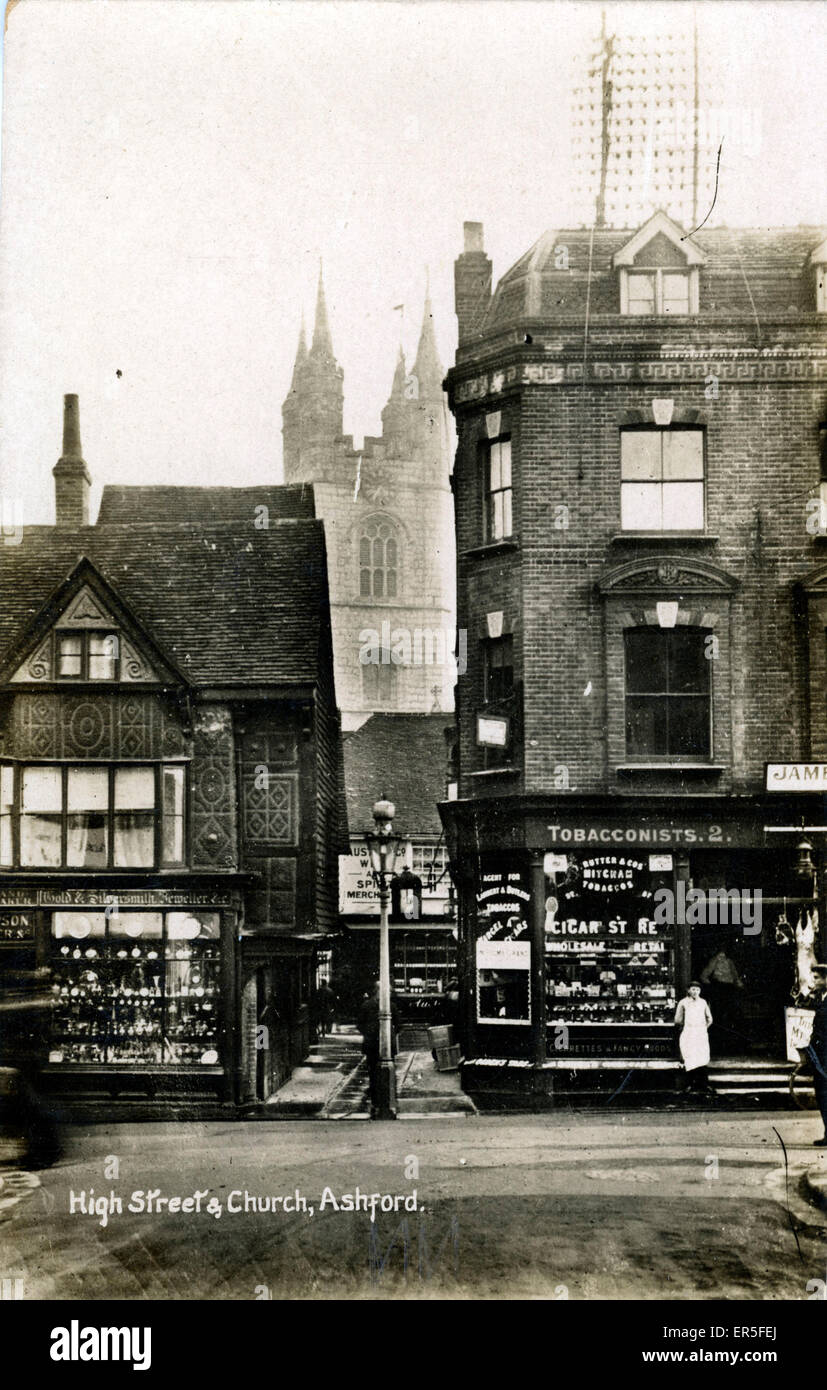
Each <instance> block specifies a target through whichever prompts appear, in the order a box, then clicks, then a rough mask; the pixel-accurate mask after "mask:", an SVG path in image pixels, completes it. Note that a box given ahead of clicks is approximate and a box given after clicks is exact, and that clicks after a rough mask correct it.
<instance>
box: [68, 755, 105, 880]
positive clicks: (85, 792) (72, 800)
mask: <svg viewBox="0 0 827 1390" xmlns="http://www.w3.org/2000/svg"><path fill="white" fill-rule="evenodd" d="M108 813H109V772H108V769H107V768H105V767H70V768H69V770H68V774H67V781H66V863H67V864H68V865H69V867H70V868H85V869H105V868H106V867H107V866H108V864H109V814H108Z"/></svg>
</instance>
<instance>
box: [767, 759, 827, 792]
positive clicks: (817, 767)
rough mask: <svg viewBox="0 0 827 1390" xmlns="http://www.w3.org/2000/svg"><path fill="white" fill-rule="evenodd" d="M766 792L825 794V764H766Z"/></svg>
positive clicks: (826, 777)
mask: <svg viewBox="0 0 827 1390" xmlns="http://www.w3.org/2000/svg"><path fill="white" fill-rule="evenodd" d="M766 789H767V791H768V792H827V763H767V788H766Z"/></svg>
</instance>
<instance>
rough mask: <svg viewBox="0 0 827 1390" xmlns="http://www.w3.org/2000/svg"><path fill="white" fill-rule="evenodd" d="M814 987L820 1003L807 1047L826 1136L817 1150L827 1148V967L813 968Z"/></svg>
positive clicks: (819, 1142) (814, 1141)
mask: <svg viewBox="0 0 827 1390" xmlns="http://www.w3.org/2000/svg"><path fill="white" fill-rule="evenodd" d="M812 977H813V987H814V990H815V994H816V997H817V999H818V1003H817V1005H816V1011H815V1017H814V1019H813V1031H812V1033H811V1034H810V1042H809V1044H808V1047H807V1054H806V1055H807V1056H808V1057H809V1059H810V1061H811V1062H812V1064H813V1087H814V1089H815V1093H816V1104H817V1105H818V1108H819V1110H820V1111H821V1123H822V1125H823V1126H824V1134H823V1135H822V1137H821V1138H820V1139H814V1140H813V1143H814V1145H815V1147H816V1148H817V1149H825V1148H827V965H814V966H813V967H812Z"/></svg>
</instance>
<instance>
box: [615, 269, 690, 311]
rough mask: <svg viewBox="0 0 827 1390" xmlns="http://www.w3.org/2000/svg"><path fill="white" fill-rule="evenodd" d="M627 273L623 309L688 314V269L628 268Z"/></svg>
mask: <svg viewBox="0 0 827 1390" xmlns="http://www.w3.org/2000/svg"><path fill="white" fill-rule="evenodd" d="M626 274H627V297H628V305H627V312H628V313H630V314H689V313H691V312H692V311H691V309H690V272H689V271H687V270H633V271H632V270H630V271H627V272H626Z"/></svg>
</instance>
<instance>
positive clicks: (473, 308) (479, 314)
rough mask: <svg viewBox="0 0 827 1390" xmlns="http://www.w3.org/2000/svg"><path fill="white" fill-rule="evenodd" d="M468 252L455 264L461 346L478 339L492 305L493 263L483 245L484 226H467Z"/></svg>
mask: <svg viewBox="0 0 827 1390" xmlns="http://www.w3.org/2000/svg"><path fill="white" fill-rule="evenodd" d="M463 231H464V233H465V249H464V251H463V253H462V255H461V256H458V257H457V259H456V261H455V262H454V308H455V310H456V315H457V323H458V326H459V341H460V343H462V342H465V341H467V339H468V338H471V337H473V336H474V334H475V333H476V332H477V331H478V330H479V327H480V325H481V323H482V321H483V318H484V317H485V314H486V312H487V310H488V306H489V304H490V303H491V262H490V260H489V259H488V257H487V256H486V254H485V247H484V246H483V243H482V223H481V222H464V223H463Z"/></svg>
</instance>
